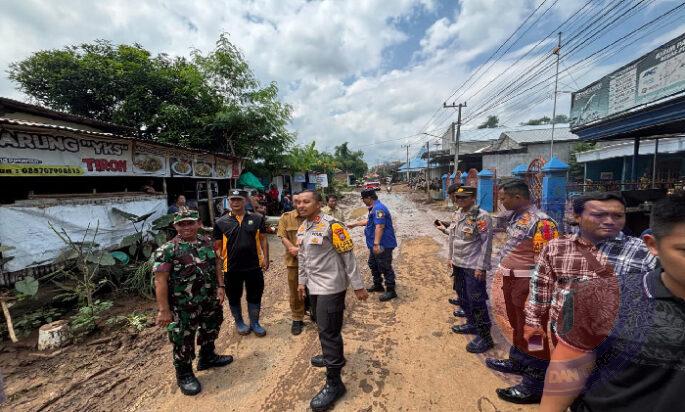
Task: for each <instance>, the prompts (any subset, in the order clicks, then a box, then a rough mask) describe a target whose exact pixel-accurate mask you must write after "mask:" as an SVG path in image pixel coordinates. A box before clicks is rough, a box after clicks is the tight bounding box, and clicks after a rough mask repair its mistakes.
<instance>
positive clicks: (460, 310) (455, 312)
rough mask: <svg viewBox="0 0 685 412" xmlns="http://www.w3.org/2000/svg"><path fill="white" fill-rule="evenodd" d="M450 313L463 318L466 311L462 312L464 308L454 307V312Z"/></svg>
mask: <svg viewBox="0 0 685 412" xmlns="http://www.w3.org/2000/svg"><path fill="white" fill-rule="evenodd" d="M452 314H453V315H454V316H456V317H458V318H465V317H466V312H464V309H461V308H456V309H454V312H452Z"/></svg>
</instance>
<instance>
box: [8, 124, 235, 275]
mask: <svg viewBox="0 0 685 412" xmlns="http://www.w3.org/2000/svg"><path fill="white" fill-rule="evenodd" d="M241 166H242V159H240V158H236V157H232V156H228V155H225V154H221V153H211V152H206V151H202V150H196V149H189V148H183V147H179V146H174V145H170V144H165V143H161V142H155V141H151V140H144V139H139V138H134V137H128V136H121V135H116V134H112V133H105V132H99V131H95V130H87V129H85V128H83V129H81V128H78V127H71V126H64V125H59V124H48V123H40V122H32V121H26V120H18V119H13V118H6V117H0V186H1V187H2V188H3V190H2V191H0V246H4V248H3V249H2V250H4V252H2V256H0V257H1V258H2V261H1V262H2V263H3V264H2V266H1V267H0V275H1V276H0V285H7V284H9V283H13V282H14V281H15V280H16V279H17V276H20V275H21V274H22V273H26V272H27V270H28V271H29V273H33V272H32V271H40V268H42V267H45V266H46V265H49V263H50V262H51V261H52V260H53V259H54V258H55V257H56V256H58V255H59V253H61V251H63V249H64V244H63V242H62V241H61V240H60V239H59V237H58V236H57V235H56V234H55V233H54V231H53V230H52V228H51V227H56V228H59V229H64V230H65V231H66V232H67V233H68V234H69V235H70V236H71V237H72V238H73V239H78V240H81V239H82V238H83V236H84V235H85V234H86V232H89V231H90V232H92V231H93V229H94V228H95V227H97V229H98V234H97V237H96V241H97V243H99V244H100V245H101V246H102V247H105V248H107V247H110V246H116V245H117V244H118V242H119V241H120V240H121V239H122V238H123V237H124V236H126V235H128V234H131V233H133V231H134V228H133V227H132V225H131V224H130V221H129V220H127V219H126V218H125V214H127V213H129V214H134V215H139V216H140V215H144V214H148V213H152V215H151V217H150V218H149V220H148V221H150V222H151V221H152V220H154V218H155V217H157V216H161V215H163V214H166V212H167V207H168V205H169V204H170V203H173V201H174V200H175V198H176V197H177V196H178V195H180V194H183V195H186V198H187V199H188V201H189V203H191V202H193V201H195V202H197V203H198V206H197V207H198V209H199V210H200V214H201V217H202V218H203V221H204V223H205V224H211V222H212V220H213V218H214V217H215V216H216V215H217V214H218V213H219V212H220V210H217V208H218V207H219V206H218V205H221V204H222V202H221V200H222V198H221V195H222V194H223V195H225V194H226V193H227V191H228V189H229V188H231V187H234V186H235V181H236V179H237V178H238V177H239V176H240V172H241ZM8 247H9V248H8Z"/></svg>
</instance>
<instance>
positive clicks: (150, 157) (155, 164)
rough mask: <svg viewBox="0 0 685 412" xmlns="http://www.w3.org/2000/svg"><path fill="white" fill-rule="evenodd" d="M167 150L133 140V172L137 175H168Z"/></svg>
mask: <svg viewBox="0 0 685 412" xmlns="http://www.w3.org/2000/svg"><path fill="white" fill-rule="evenodd" d="M168 152H169V151H168V149H164V148H161V147H157V146H152V145H147V144H145V143H138V142H135V144H134V145H133V172H134V173H135V174H137V175H147V176H170V174H169V165H168V164H167V161H166V159H167V154H168Z"/></svg>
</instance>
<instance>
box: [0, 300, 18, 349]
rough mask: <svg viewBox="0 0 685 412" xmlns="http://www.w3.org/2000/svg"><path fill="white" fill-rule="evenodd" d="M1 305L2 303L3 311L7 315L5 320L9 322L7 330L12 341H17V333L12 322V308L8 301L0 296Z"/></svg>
mask: <svg viewBox="0 0 685 412" xmlns="http://www.w3.org/2000/svg"><path fill="white" fill-rule="evenodd" d="M0 305H2V313H3V314H4V315H5V321H6V322H7V331H8V332H9V334H10V339H12V342H14V343H16V342H17V335H16V334H15V333H14V325H13V324H12V317H11V316H10V308H9V305H7V301H6V300H5V299H3V298H0Z"/></svg>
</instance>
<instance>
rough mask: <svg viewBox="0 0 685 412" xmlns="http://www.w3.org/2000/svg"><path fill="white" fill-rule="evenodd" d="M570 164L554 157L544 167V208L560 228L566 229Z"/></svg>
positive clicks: (542, 204) (542, 203)
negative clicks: (565, 218) (565, 216)
mask: <svg viewBox="0 0 685 412" xmlns="http://www.w3.org/2000/svg"><path fill="white" fill-rule="evenodd" d="M568 169H569V166H568V165H567V164H566V163H564V162H562V161H561V160H559V159H557V158H556V157H553V158H552V159H551V160H550V161H549V162H547V163H545V165H544V166H543V167H542V174H543V176H544V177H543V178H542V202H541V206H542V210H543V211H544V212H545V213H547V214H548V215H549V216H550V217H551V218H552V219H554V220H555V221H556V222H557V224H558V225H559V230H560V231H562V232H563V231H564V212H565V210H566V184H567V183H568V182H567V178H566V173H567V172H568Z"/></svg>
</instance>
